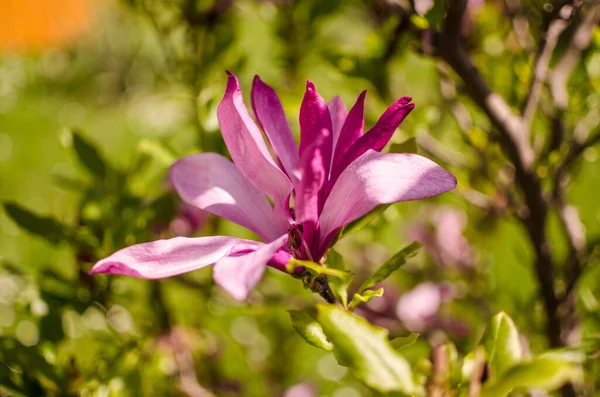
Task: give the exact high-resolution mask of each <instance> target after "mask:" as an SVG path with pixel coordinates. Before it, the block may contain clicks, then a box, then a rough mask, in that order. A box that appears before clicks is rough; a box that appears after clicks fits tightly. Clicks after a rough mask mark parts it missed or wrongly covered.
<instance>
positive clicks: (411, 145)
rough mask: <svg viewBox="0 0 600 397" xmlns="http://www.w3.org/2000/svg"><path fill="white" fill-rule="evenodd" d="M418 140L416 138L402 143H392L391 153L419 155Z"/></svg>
mask: <svg viewBox="0 0 600 397" xmlns="http://www.w3.org/2000/svg"><path fill="white" fill-rule="evenodd" d="M417 151H418V148H417V140H416V138H414V137H413V138H408V139H407V140H405V141H404V142H402V143H392V144H391V145H390V150H389V152H390V153H412V154H417Z"/></svg>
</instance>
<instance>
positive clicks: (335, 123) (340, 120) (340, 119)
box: [327, 96, 348, 151]
mask: <svg viewBox="0 0 600 397" xmlns="http://www.w3.org/2000/svg"><path fill="white" fill-rule="evenodd" d="M327 107H328V108H329V114H331V126H332V127H333V131H332V132H333V150H334V151H335V145H336V142H337V140H338V137H339V136H340V131H341V130H342V126H343V125H344V121H346V116H348V110H347V109H346V105H344V101H342V98H340V97H339V96H334V97H333V99H332V100H331V101H329V103H328V104H327Z"/></svg>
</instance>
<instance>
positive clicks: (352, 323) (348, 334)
mask: <svg viewBox="0 0 600 397" xmlns="http://www.w3.org/2000/svg"><path fill="white" fill-rule="evenodd" d="M317 309H318V314H317V320H318V322H319V323H320V324H321V326H322V327H323V331H324V332H325V335H326V336H327V339H328V340H329V341H331V343H333V346H334V347H335V353H336V357H337V358H338V362H339V363H340V364H341V365H344V366H346V367H348V368H350V369H351V370H352V371H353V373H354V375H355V376H356V377H357V378H358V379H360V380H361V381H363V382H364V383H365V384H366V385H368V386H369V387H371V388H373V389H375V390H377V391H380V392H394V391H395V392H402V393H405V394H411V393H413V392H415V389H416V387H415V385H414V383H413V380H412V371H411V369H410V366H409V364H408V362H407V361H406V360H405V359H404V358H403V357H402V356H401V355H400V354H399V353H398V352H397V351H396V350H394V348H393V347H392V346H391V345H390V343H389V341H388V332H387V331H386V330H385V329H383V328H379V327H375V326H373V325H371V324H369V323H368V322H367V321H366V320H365V319H363V318H361V317H357V316H355V315H353V314H352V313H350V312H347V311H345V310H343V309H341V308H339V307H337V306H334V305H322V304H321V305H318V307H317Z"/></svg>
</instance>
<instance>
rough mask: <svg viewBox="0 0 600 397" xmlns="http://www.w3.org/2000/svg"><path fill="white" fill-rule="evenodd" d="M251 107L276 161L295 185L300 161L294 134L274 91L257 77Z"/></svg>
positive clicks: (253, 84)
mask: <svg viewBox="0 0 600 397" xmlns="http://www.w3.org/2000/svg"><path fill="white" fill-rule="evenodd" d="M252 107H253V108H254V114H256V119H257V121H258V124H259V125H260V126H261V127H262V129H263V130H264V131H265V134H267V138H269V142H270V143H271V146H272V147H273V151H274V152H275V155H276V156H277V159H278V160H279V161H280V162H281V164H282V166H283V168H284V170H285V171H286V173H287V175H288V176H289V177H290V179H291V180H292V183H294V184H295V183H296V182H298V180H299V179H300V160H299V156H298V146H297V145H296V140H295V139H294V134H293V133H292V129H291V128H290V125H289V123H288V121H287V119H286V118H285V113H284V111H283V107H282V106H281V102H280V101H279V98H278V97H277V94H276V93H275V90H273V88H271V87H270V86H268V85H267V84H265V83H263V82H262V80H261V79H260V78H259V77H258V76H256V77H254V81H253V83H252Z"/></svg>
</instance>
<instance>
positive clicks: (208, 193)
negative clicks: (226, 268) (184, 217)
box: [170, 153, 285, 241]
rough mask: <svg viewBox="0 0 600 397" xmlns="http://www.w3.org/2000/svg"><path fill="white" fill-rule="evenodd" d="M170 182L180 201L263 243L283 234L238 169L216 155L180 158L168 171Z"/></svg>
mask: <svg viewBox="0 0 600 397" xmlns="http://www.w3.org/2000/svg"><path fill="white" fill-rule="evenodd" d="M170 174H171V175H170V176H171V182H172V183H173V186H174V187H175V190H176V191H177V193H178V194H179V196H180V197H181V199H182V200H183V201H184V202H186V203H187V204H190V205H193V206H195V207H198V208H201V209H203V210H206V211H208V212H211V213H213V214H215V215H218V216H220V217H223V218H225V219H228V220H230V221H232V222H235V223H237V224H238V225H240V226H243V227H245V228H247V229H249V230H252V231H253V232H254V233H256V234H257V235H258V236H259V237H260V238H261V239H262V240H264V241H272V240H273V239H275V238H277V237H278V236H280V235H281V234H282V233H284V232H285V226H284V227H283V228H279V227H277V226H276V224H275V223H274V221H273V207H271V204H270V203H269V201H268V200H267V198H266V197H265V195H264V194H262V193H261V192H260V191H259V190H258V189H257V188H255V187H254V186H253V185H252V184H251V183H250V182H249V181H248V180H247V179H246V177H245V176H244V175H242V173H241V172H240V171H239V170H238V168H237V167H236V166H235V165H234V164H233V163H232V162H231V161H229V160H228V159H227V158H225V157H224V156H221V155H220V154H216V153H200V154H195V155H192V156H188V157H184V158H182V159H181V160H179V161H177V162H176V163H175V164H173V166H172V167H171V171H170Z"/></svg>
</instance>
